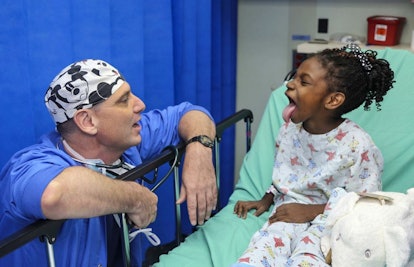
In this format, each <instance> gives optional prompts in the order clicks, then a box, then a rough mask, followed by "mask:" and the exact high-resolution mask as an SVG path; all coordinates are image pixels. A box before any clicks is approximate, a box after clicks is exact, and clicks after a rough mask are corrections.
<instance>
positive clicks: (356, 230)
mask: <svg viewBox="0 0 414 267" xmlns="http://www.w3.org/2000/svg"><path fill="white" fill-rule="evenodd" d="M321 249H322V252H323V253H324V255H325V256H326V258H327V262H328V263H330V264H331V265H332V266H333V267H342V266H346V267H349V266H352V267H371V266H372V267H379V266H380V267H382V266H387V267H402V266H414V188H411V189H409V190H407V193H406V194H404V193H398V192H383V191H381V192H372V193H355V192H348V193H345V194H344V196H342V198H341V199H340V200H339V201H338V203H337V204H336V205H335V207H333V208H332V210H331V211H330V213H329V215H328V217H327V219H326V229H325V232H324V235H323V236H322V238H321Z"/></svg>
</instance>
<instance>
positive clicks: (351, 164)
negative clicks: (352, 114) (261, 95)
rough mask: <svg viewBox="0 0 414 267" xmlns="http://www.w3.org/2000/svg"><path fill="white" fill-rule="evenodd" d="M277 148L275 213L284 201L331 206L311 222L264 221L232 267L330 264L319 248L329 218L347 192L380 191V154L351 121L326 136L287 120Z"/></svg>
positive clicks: (272, 186)
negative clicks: (331, 211) (327, 217)
mask: <svg viewBox="0 0 414 267" xmlns="http://www.w3.org/2000/svg"><path fill="white" fill-rule="evenodd" d="M275 149H276V153H275V160H274V166H273V175H272V180H273V184H272V185H271V187H270V188H269V190H268V192H271V193H273V194H274V203H275V206H274V210H273V212H275V210H276V209H277V207H279V206H280V205H282V204H285V203H292V202H293V203H302V204H325V203H328V204H327V205H326V206H325V211H324V213H323V214H320V215H318V216H317V217H316V218H315V219H314V220H313V221H312V222H309V223H284V222H277V223H273V224H270V225H269V223H268V222H266V223H265V224H264V225H263V227H262V228H261V229H260V230H259V231H257V232H256V233H255V234H254V235H253V237H252V239H251V241H250V243H249V245H248V248H247V249H246V251H245V252H244V254H243V255H242V256H241V257H240V258H239V260H238V262H239V264H235V265H234V266H278V267H280V266H329V265H327V264H326V263H325V259H324V257H323V254H322V252H321V250H320V237H321V235H322V232H323V230H324V222H325V219H326V216H327V215H328V214H329V211H330V210H331V209H332V208H333V206H334V205H335V203H336V202H337V200H338V199H339V198H340V196H341V195H342V194H343V193H345V192H346V191H354V192H368V191H377V190H381V174H382V170H383V158H382V155H381V152H380V150H379V149H378V148H377V147H376V145H375V144H374V142H373V141H372V139H371V137H370V136H369V135H368V134H367V133H366V132H365V131H364V130H363V129H362V128H360V127H359V126H358V125H357V124H356V123H354V122H352V121H350V120H348V119H346V120H344V122H342V123H341V124H340V125H339V126H338V127H337V128H335V129H333V130H331V131H330V132H328V133H325V134H310V133H308V132H307V131H306V130H305V129H304V128H303V126H302V124H301V123H299V124H294V123H293V122H291V121H290V122H287V123H285V124H284V125H283V126H282V127H281V129H280V132H279V135H278V138H277V140H276V146H275ZM328 201H329V202H328ZM241 263H242V264H241ZM244 264H246V265H244Z"/></svg>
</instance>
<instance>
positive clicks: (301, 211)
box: [269, 203, 325, 223]
mask: <svg viewBox="0 0 414 267" xmlns="http://www.w3.org/2000/svg"><path fill="white" fill-rule="evenodd" d="M324 208H325V204H315V205H310V204H299V203H288V204H283V205H281V206H279V207H278V208H277V209H276V211H275V213H273V214H272V216H270V217H269V223H274V222H287V223H306V222H310V221H312V220H313V219H315V217H316V216H318V215H319V214H322V213H323V210H324Z"/></svg>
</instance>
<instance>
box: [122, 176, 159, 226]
mask: <svg viewBox="0 0 414 267" xmlns="http://www.w3.org/2000/svg"><path fill="white" fill-rule="evenodd" d="M130 184H131V186H136V185H138V184H136V183H135V182H131V183H130ZM138 186H139V187H137V189H138V190H137V193H138V194H139V195H140V201H139V203H137V204H136V208H135V209H134V210H135V212H134V213H127V215H128V219H129V220H130V222H131V223H132V224H133V225H134V226H136V227H137V228H140V229H141V228H145V227H147V226H148V225H149V224H150V223H152V222H154V221H155V219H156V217H157V203H158V197H157V195H156V194H154V193H153V192H151V191H150V190H149V189H148V188H147V187H144V186H140V185H138Z"/></svg>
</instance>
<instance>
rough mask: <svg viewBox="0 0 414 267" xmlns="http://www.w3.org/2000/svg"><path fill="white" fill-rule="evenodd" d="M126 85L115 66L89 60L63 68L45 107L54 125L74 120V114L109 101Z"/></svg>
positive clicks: (47, 94)
mask: <svg viewBox="0 0 414 267" xmlns="http://www.w3.org/2000/svg"><path fill="white" fill-rule="evenodd" d="M124 82H125V79H124V78H123V77H122V75H121V74H120V73H119V72H118V70H117V69H115V68H114V67H113V66H111V65H110V64H108V63H107V62H105V61H103V60H99V59H86V60H82V61H79V62H75V63H73V64H71V65H69V66H67V67H66V68H64V69H63V70H62V71H61V72H60V73H59V74H58V75H57V76H56V77H55V78H54V79H53V81H52V82H51V83H50V85H49V88H48V89H47V91H46V94H45V104H46V107H47V109H48V110H49V113H50V114H51V115H52V117H53V119H54V121H55V124H60V123H63V122H65V121H68V120H70V119H72V118H73V116H74V115H75V112H76V111H77V110H80V109H84V108H91V107H93V106H94V105H96V104H99V103H101V102H103V101H105V100H106V99H108V98H109V97H110V96H111V95H112V94H113V93H115V92H116V91H117V90H118V89H119V88H120V87H121V85H122V84H123V83H124Z"/></svg>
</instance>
